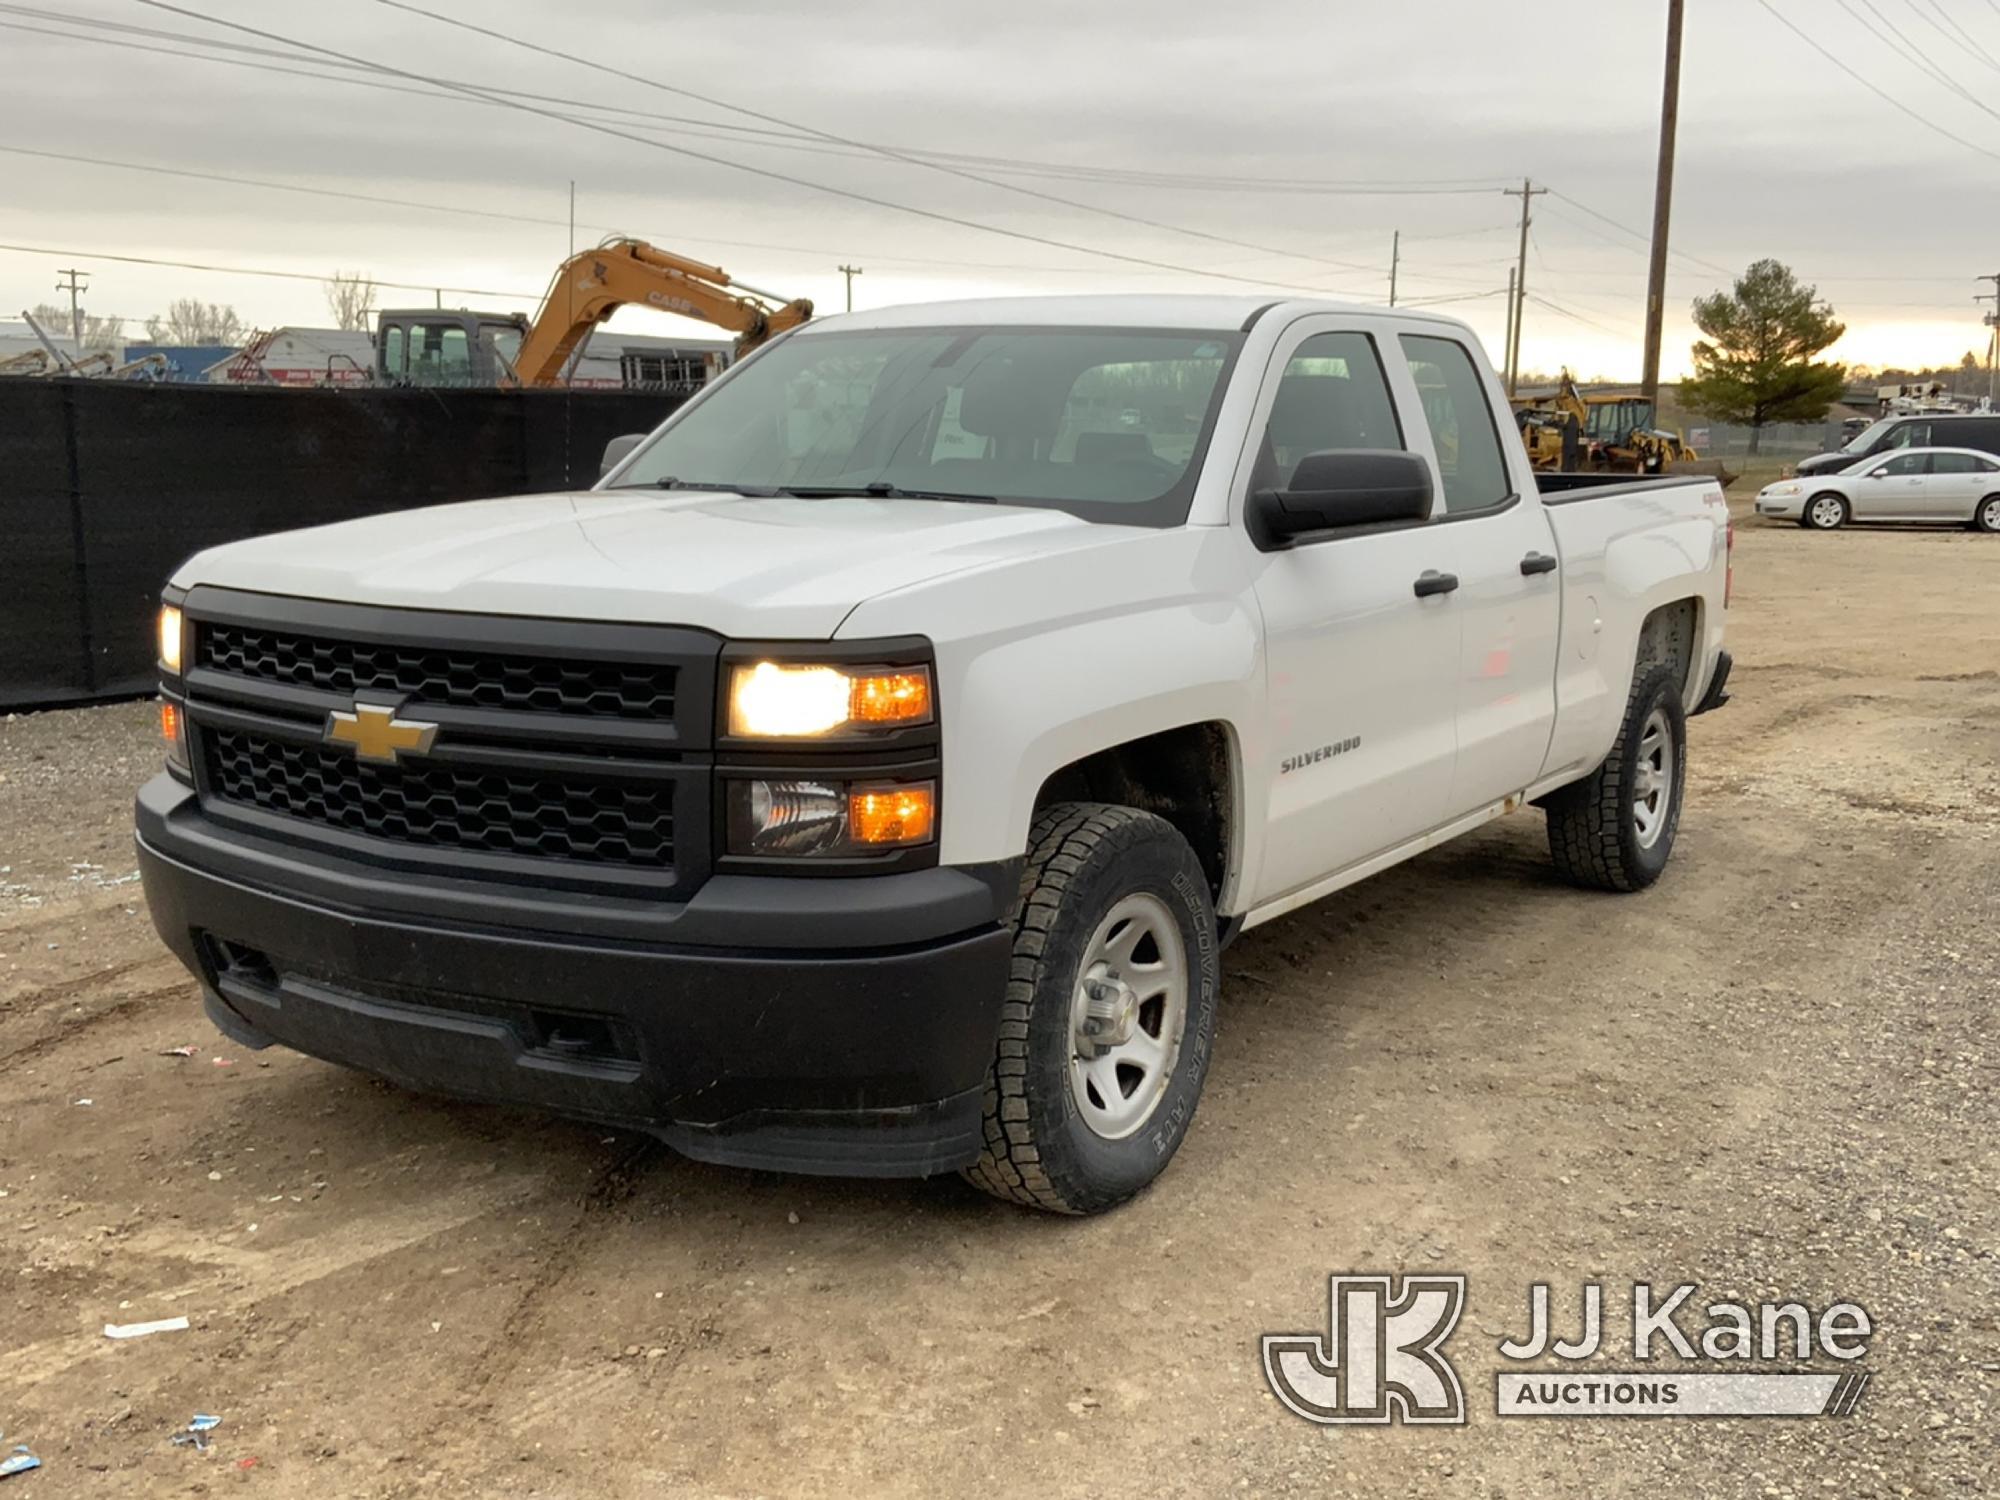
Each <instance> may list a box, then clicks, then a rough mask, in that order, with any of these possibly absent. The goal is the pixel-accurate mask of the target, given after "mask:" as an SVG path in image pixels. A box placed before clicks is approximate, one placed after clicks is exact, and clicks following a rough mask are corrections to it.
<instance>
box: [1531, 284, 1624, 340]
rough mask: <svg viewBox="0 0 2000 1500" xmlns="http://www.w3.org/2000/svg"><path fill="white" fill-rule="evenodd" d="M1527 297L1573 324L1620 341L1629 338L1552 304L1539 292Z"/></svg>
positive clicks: (1570, 309)
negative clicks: (1593, 329)
mask: <svg viewBox="0 0 2000 1500" xmlns="http://www.w3.org/2000/svg"><path fill="white" fill-rule="evenodd" d="M1527 297H1528V300H1529V301H1530V302H1534V303H1539V304H1540V305H1541V306H1543V307H1546V308H1547V309H1548V310H1549V311H1550V312H1552V313H1557V314H1560V315H1561V316H1562V317H1565V318H1568V319H1569V320H1570V321H1571V322H1573V323H1582V324H1583V325H1585V326H1586V327H1589V328H1595V329H1596V330H1597V331H1598V332H1599V333H1608V334H1610V335H1611V336H1612V337H1613V338H1619V339H1622V338H1627V337H1629V335H1628V334H1626V333H1624V332H1622V331H1621V330H1619V329H1616V328H1611V327H1608V326H1606V325H1605V324H1603V323H1600V322H1598V321H1597V320H1596V319H1595V318H1586V317H1585V316H1584V315H1583V314H1582V313H1580V312H1577V311H1575V310H1574V309H1572V308H1567V307H1564V306H1563V305H1562V304H1561V303H1560V302H1552V301H1550V300H1549V299H1548V298H1547V297H1544V296H1542V295H1541V293H1539V292H1529V293H1528V294H1527Z"/></svg>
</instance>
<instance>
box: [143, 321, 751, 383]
mask: <svg viewBox="0 0 2000 1500" xmlns="http://www.w3.org/2000/svg"><path fill="white" fill-rule="evenodd" d="M733 347H734V346H733V345H731V344H729V343H727V342H725V341H723V340H719V339H676V338H662V337H658V336H656V335H650V334H624V333H607V332H604V331H602V330H600V331H598V332H597V333H595V334H594V335H593V336H592V338H591V341H590V343H589V344H588V345H587V346H586V347H585V350H584V354H583V357H582V358H581V359H580V360H578V361H577V363H576V366H575V370H574V373H573V375H572V377H571V381H570V385H571V387H572V388H573V389H575V390H613V391H615V390H641V389H647V388H650V387H656V386H674V385H699V384H700V383H701V382H702V381H703V380H705V379H706V378H707V376H708V374H709V373H710V372H712V371H715V370H719V369H721V368H722V367H723V366H725V365H727V364H728V362H729V359H730V355H731V351H732V349H733ZM139 352H145V351H143V350H142V351H139ZM374 369H375V338H374V335H373V334H372V333H349V332H344V331H342V330H340V329H337V328H295V327H287V328H279V329H276V330H274V331H273V332H272V333H270V334H268V335H262V336H260V337H259V339H258V340H256V341H255V342H253V343H252V344H251V345H250V346H248V347H247V348H245V349H242V350H222V351H218V352H217V354H216V357H215V358H214V359H213V360H211V361H210V362H209V364H208V365H206V366H205V367H204V373H203V375H201V376H200V377H199V378H202V379H206V380H208V381H211V382H213V383H215V384H218V385H282V386H360V385H368V384H370V383H371V382H372V381H373V378H374Z"/></svg>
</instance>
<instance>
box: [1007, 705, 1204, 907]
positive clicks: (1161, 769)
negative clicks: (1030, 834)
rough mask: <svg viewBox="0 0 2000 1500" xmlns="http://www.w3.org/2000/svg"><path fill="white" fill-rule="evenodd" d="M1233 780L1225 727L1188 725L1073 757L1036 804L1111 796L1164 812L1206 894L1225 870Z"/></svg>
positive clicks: (1039, 794) (1045, 784)
mask: <svg viewBox="0 0 2000 1500" xmlns="http://www.w3.org/2000/svg"><path fill="white" fill-rule="evenodd" d="M1234 785H1235V782H1234V779H1233V776H1232V773H1231V769H1230V736H1229V731H1228V729H1227V728H1226V727H1225V726H1224V725H1221V724H1216V723H1207V724H1186V725H1183V726H1182V727H1181V728H1179V729H1168V730H1164V731H1162V732H1161V733H1159V734H1149V735H1146V736H1145V737H1144V738H1142V739H1136V740H1127V741H1126V742H1125V743H1124V744H1122V745H1112V746H1110V747H1108V748H1106V749H1103V750H1099V751H1097V752H1095V753H1094V754H1091V755H1086V756H1084V757H1083V759H1081V760H1074V761H1071V762H1070V763H1069V764H1068V765H1066V766H1064V767H1062V768H1061V769H1060V770H1058V771H1055V772H1053V773H1052V774H1051V775H1050V776H1049V778H1048V780H1046V781H1044V782H1043V783H1042V788H1041V790H1040V791H1039V792H1037V793H1036V794H1035V810H1036V811H1037V812H1039V811H1040V810H1041V809H1042V808H1044V807H1046V806H1048V805H1049V804H1050V803H1052V802H1113V803H1118V804H1120V805H1122V806H1125V807H1136V808H1140V809H1142V810H1143V811H1146V812H1149V813H1153V814H1156V815H1157V816H1159V817H1162V818H1165V819H1166V820H1167V822H1169V823H1171V824H1173V826H1174V829H1175V831H1177V832H1178V833H1179V834H1180V836H1181V837H1182V838H1184V839H1186V840H1187V841H1188V844H1189V846H1190V847H1191V848H1193V850H1194V852H1195V857H1196V858H1197V859H1199V860H1200V861H1201V868H1202V870H1203V872H1204V873H1205V874H1206V875H1207V876H1208V886H1209V893H1210V894H1211V895H1219V894H1220V893H1221V891H1222V882H1223V879H1224V878H1225V877H1226V876H1227V874H1228V873H1229V841H1230V837H1231V834H1232V831H1233V830H1232V828H1231V825H1230V820H1231V817H1232V813H1233V807H1232V796H1233V788H1234Z"/></svg>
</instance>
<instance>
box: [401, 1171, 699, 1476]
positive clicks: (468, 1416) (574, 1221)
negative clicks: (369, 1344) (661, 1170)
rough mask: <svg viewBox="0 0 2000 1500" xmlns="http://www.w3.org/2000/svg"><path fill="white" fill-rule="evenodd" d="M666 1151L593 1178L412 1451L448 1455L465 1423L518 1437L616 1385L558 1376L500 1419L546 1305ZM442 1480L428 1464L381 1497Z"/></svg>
mask: <svg viewBox="0 0 2000 1500" xmlns="http://www.w3.org/2000/svg"><path fill="white" fill-rule="evenodd" d="M666 1149H667V1148H666V1147H665V1146H663V1145H661V1144H660V1143H659V1142H658V1141H654V1140H640V1141H636V1142H633V1143H631V1144H630V1145H628V1146H626V1147H625V1148H624V1149H622V1150H621V1151H620V1152H619V1154H618V1155H617V1156H616V1157H615V1158H614V1159H613V1160H612V1161H611V1162H610V1163H608V1164H607V1165H606V1166H604V1167H603V1168H601V1169H600V1170H599V1171H598V1172H597V1174H596V1176H595V1177H594V1178H593V1179H592V1180H591V1182H590V1183H589V1185H588V1186H587V1187H586V1188H585V1189H584V1191H583V1193H582V1194H581V1195H580V1196H579V1197H578V1198H577V1200H576V1203H575V1208H574V1211H573V1212H572V1213H571V1215H570V1219H569V1222H568V1224H567V1225H565V1226H564V1227H563V1228H561V1229H559V1230H557V1231H556V1233H555V1235H554V1237H553V1238H552V1240H550V1241H549V1242H548V1244H547V1245H546V1247H545V1248H544V1249H543V1250H542V1252H541V1253H540V1254H539V1255H538V1257H537V1258H536V1262H535V1267H534V1271H533V1273H532V1274H531V1275H530V1276H529V1277H528V1278H527V1279H526V1284H525V1285H524V1286H523V1287H522V1289H521V1292H520V1295H519V1296H518V1297H517V1298H516V1299H515V1302H514V1305H513V1307H511V1308H510V1309H509V1310H508V1312H507V1316H506V1317H505V1318H503V1319H502V1320H501V1321H500V1324H499V1326H498V1327H497V1328H496V1329H495V1330H494V1331H493V1334H492V1336H491V1337H490V1338H488V1339H487V1341H486V1343H485V1345H484V1347H483V1348H482V1349H481V1350H480V1352H479V1353H478V1354H477V1355H475V1356H474V1357H473V1359H472V1361H471V1363H470V1364H469V1365H468V1366H467V1368H466V1371H465V1376H464V1380H463V1382H462V1384H461V1386H460V1388H459V1390H458V1391H457V1392H456V1393H455V1394H454V1397H453V1399H451V1400H450V1401H447V1402H443V1403H440V1405H439V1406H438V1408H437V1410H436V1413H435V1415H434V1416H433V1417H432V1418H431V1420H430V1421H429V1422H427V1423H425V1424H424V1425H423V1426H422V1427H421V1428H419V1429H418V1430H417V1431H416V1432H415V1433H414V1434H413V1435H412V1437H411V1439H410V1440H409V1441H410V1444H411V1446H412V1447H413V1448H414V1450H415V1451H420V1452H443V1451H447V1448H448V1447H449V1445H447V1444H445V1443H443V1442H441V1441H440V1438H441V1436H442V1435H443V1434H444V1432H445V1430H446V1429H447V1428H450V1429H453V1433H452V1435H453V1437H454V1438H456V1439H457V1440H458V1441H460V1442H463V1441H465V1440H466V1434H465V1433H464V1431H463V1430H462V1429H463V1426H464V1424H466V1423H468V1422H470V1423H478V1424H481V1425H482V1426H485V1427H488V1428H493V1427H496V1426H504V1427H505V1428H506V1429H507V1430H509V1431H510V1432H511V1431H519V1430H521V1429H522V1428H524V1427H526V1426H530V1425H534V1424H535V1423H537V1422H539V1421H541V1420H545V1419H546V1418H547V1417H548V1416H550V1415H552V1414H553V1413H554V1412H556V1411H557V1410H559V1409H568V1408H570V1407H571V1406H573V1405H576V1404H580V1403H587V1402H589V1401H591V1400H592V1399H593V1398H594V1397H596V1396H599V1395H602V1394H603V1393H604V1392H605V1391H607V1390H608V1389H609V1388H610V1387H611V1386H612V1385H613V1384H614V1383H616V1382H617V1381H618V1379H619V1374H618V1372H616V1371H615V1370H614V1369H613V1368H611V1367H608V1366H604V1365H597V1366H591V1367H587V1368H586V1369H584V1370H583V1371H581V1372H578V1373H575V1374H568V1375H565V1376H563V1377H562V1378H560V1379H559V1380H558V1381H557V1382H556V1383H555V1384H554V1385H553V1387H544V1388H543V1389H541V1390H539V1391H538V1392H537V1393H536V1394H535V1395H534V1396H533V1397H532V1398H531V1399H530V1400H529V1401H528V1403H527V1404H526V1406H525V1407H523V1408H522V1409H521V1411H520V1412H518V1413H517V1414H516V1415H515V1416H514V1417H513V1418H511V1419H510V1420H508V1421H506V1422H505V1423H504V1424H503V1423H502V1422H501V1420H500V1417H499V1415H498V1413H499V1410H500V1405H499V1392H498V1388H499V1387H500V1386H502V1385H504V1383H505V1382H506V1381H507V1380H508V1378H509V1377H510V1376H511V1375H512V1374H513V1373H514V1371H515V1370H516V1369H517V1368H518V1367H519V1366H520V1364H521V1362H522V1360H523V1359H524V1358H526V1357H527V1355H528V1353H529V1352H530V1351H532V1350H534V1349H535V1348H536V1347H537V1343H536V1337H535V1335H536V1332H537V1329H538V1326H539V1325H540V1323H541V1321H542V1318H543V1313H544V1304H546V1303H547V1302H548V1301H549V1300H551V1298H553V1296H554V1295H555V1294H556V1293H557V1292H558V1291H559V1290H560V1289H561V1287H562V1286H563V1284H564V1283H565V1282H566V1281H567V1280H568V1279H569V1277H570V1275H571V1274H572V1273H573V1272H574V1271H575V1270H576V1268H577V1266H578V1265H579V1264H580V1263H581V1262H582V1261H583V1260H584V1258H585V1257H586V1255H587V1253H588V1252H589V1250H590V1249H591V1247H592V1245H593V1243H594V1241H595V1240H596V1238H597V1234H596V1231H597V1228H598V1226H599V1225H600V1224H602V1223H603V1222H604V1220H605V1219H606V1218H608V1217H610V1216H613V1215H616V1214H617V1213H618V1212H620V1211H621V1210H622V1209H623V1208H624V1207H625V1206H626V1205H627V1204H629V1203H630V1202H631V1201H632V1197H633V1195H634V1194H635V1193H636V1192H637V1191H638V1188H639V1184H640V1181H641V1180H642V1178H643V1177H644V1175H645V1172H646V1169H647V1168H648V1167H650V1166H651V1165H653V1164H654V1163H656V1162H658V1161H659V1160H660V1159H661V1158H662V1157H663V1156H664V1154H665V1152H666ZM474 1446H475V1447H476V1446H477V1445H476V1444H474ZM442 1477H443V1472H442V1470H440V1469H438V1468H437V1467H435V1466H433V1465H426V1466H425V1467H424V1469H423V1470H422V1471H421V1472H419V1473H417V1474H414V1475H412V1476H411V1477H410V1478H409V1479H407V1480H404V1481H403V1482H401V1483H400V1484H397V1485H395V1486H393V1487H392V1488H390V1489H387V1490H385V1491H384V1492H383V1495H384V1500H399V1497H403V1496H407V1495H411V1494H415V1493H418V1492H419V1491H434V1486H435V1485H436V1484H437V1482H438V1481H439V1480H440V1479H441V1478H442Z"/></svg>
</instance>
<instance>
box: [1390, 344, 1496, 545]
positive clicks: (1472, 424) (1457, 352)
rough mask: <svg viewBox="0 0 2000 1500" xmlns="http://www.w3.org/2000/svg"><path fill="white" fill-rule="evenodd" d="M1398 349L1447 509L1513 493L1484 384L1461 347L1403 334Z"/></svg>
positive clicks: (1489, 502)
mask: <svg viewBox="0 0 2000 1500" xmlns="http://www.w3.org/2000/svg"><path fill="white" fill-rule="evenodd" d="M1403 353H1404V355H1405V357H1407V358H1408V360H1409V362H1410V374H1411V376H1412V377H1413V378H1414V379H1415V380H1416V382H1417V395H1418V397H1419V398H1421V400H1422V402H1423V407H1424V420H1425V421H1427V422H1428V423H1429V424H1430V429H1431V442H1432V444H1433V445H1434V446H1435V447H1436V449H1437V462H1438V474H1439V477H1440V478H1442V479H1443V480H1444V508H1445V511H1446V513H1447V514H1458V513H1460V512H1464V511H1472V510H1486V509H1488V508H1490V507H1492V506H1495V505H1499V504H1500V503H1501V502H1502V501H1505V500H1508V499H1511V498H1512V497H1513V493H1514V488H1513V485H1512V484H1511V483H1510V482H1509V481H1508V478H1507V460H1506V459H1505V457H1503V456H1502V451H1501V448H1500V432H1499V429H1498V428H1496V427H1495V426H1494V425H1493V407H1492V404H1491V402H1489V401H1488V400H1487V396H1486V383H1485V382H1484V381H1483V380H1482V379H1481V378H1480V375H1479V367H1478V366H1477V365H1475V364H1474V363H1473V361H1472V355H1471V354H1470V353H1468V352H1467V350H1466V348H1465V346H1464V345H1463V344H1460V343H1456V342H1454V341H1453V340H1451V339H1440V338H1428V337H1420V336H1418V335H1415V334H1407V333H1406V334H1404V335H1403Z"/></svg>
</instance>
